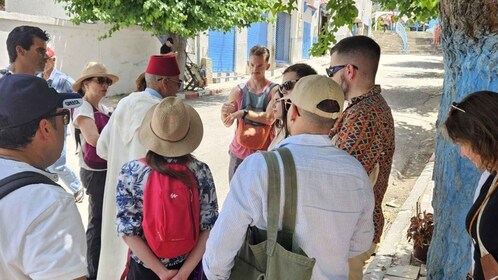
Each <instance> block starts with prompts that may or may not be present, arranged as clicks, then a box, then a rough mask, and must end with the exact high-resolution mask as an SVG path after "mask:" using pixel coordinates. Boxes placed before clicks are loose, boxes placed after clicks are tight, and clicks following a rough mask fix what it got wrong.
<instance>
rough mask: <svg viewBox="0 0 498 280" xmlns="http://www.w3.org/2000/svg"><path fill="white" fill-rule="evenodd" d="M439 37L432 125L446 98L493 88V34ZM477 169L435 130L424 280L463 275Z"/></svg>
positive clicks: (497, 38) (497, 64)
mask: <svg viewBox="0 0 498 280" xmlns="http://www.w3.org/2000/svg"><path fill="white" fill-rule="evenodd" d="M449 34H451V36H448V38H445V37H444V35H443V36H442V37H441V39H442V47H443V50H444V61H445V80H444V86H443V96H442V98H441V106H440V110H439V116H438V120H437V125H438V127H439V125H440V124H442V123H443V122H444V120H445V119H446V117H447V113H448V110H449V107H450V104H451V102H453V101H457V102H458V101H460V100H461V99H463V97H465V96H467V95H468V94H470V93H472V92H475V91H478V90H492V91H496V92H498V48H497V47H496V46H498V34H492V35H487V36H483V37H482V38H479V39H477V40H476V39H470V38H469V37H466V36H463V35H462V34H461V33H458V32H454V33H449ZM479 176H480V174H479V172H478V171H477V170H476V168H475V167H474V165H473V164H472V163H471V162H470V161H469V160H467V159H464V158H462V157H460V155H459V151H458V150H457V148H456V146H455V145H453V144H451V143H450V142H449V141H447V140H446V139H445V138H444V137H443V136H442V134H441V131H440V130H439V129H438V135H437V144H436V164H435V168H434V179H435V188H434V198H433V202H432V204H433V207H434V220H435V231H434V236H433V239H432V244H431V247H430V250H429V257H428V264H427V268H428V275H427V278H428V279H465V275H466V273H467V272H468V270H469V267H470V264H471V260H472V256H471V255H470V248H471V241H470V237H469V236H468V234H467V231H466V229H465V217H466V215H467V212H468V210H469V208H470V206H471V205H472V199H473V196H474V191H475V188H476V184H477V181H478V179H479Z"/></svg>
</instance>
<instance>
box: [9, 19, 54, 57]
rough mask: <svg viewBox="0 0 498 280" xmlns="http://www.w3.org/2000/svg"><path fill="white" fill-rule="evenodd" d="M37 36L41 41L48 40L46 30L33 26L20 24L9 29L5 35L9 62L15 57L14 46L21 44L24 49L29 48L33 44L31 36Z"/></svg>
mask: <svg viewBox="0 0 498 280" xmlns="http://www.w3.org/2000/svg"><path fill="white" fill-rule="evenodd" d="M35 37H38V38H40V39H42V40H43V41H45V42H46V41H48V40H49V35H48V33H47V32H45V31H43V30H41V29H40V28H38V27H35V26H29V25H22V26H17V27H16V28H14V29H12V31H10V33H9V35H8V36H7V52H8V53H9V60H10V63H13V62H14V61H16V59H17V51H16V46H21V47H22V48H23V49H25V50H29V48H31V46H32V45H33V38H35Z"/></svg>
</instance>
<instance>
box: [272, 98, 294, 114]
mask: <svg viewBox="0 0 498 280" xmlns="http://www.w3.org/2000/svg"><path fill="white" fill-rule="evenodd" d="M276 101H277V102H282V105H283V106H284V109H285V111H287V112H288V111H289V110H290V107H291V106H292V101H291V100H290V99H284V98H283V97H280V98H278V99H277V100H276Z"/></svg>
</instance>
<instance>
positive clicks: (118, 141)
mask: <svg viewBox="0 0 498 280" xmlns="http://www.w3.org/2000/svg"><path fill="white" fill-rule="evenodd" d="M147 90H151V89H147ZM156 93H157V92H156ZM158 96H160V95H159V94H154V95H153V94H151V93H149V92H147V91H142V92H134V93H131V94H130V95H129V96H127V97H125V98H123V99H122V100H121V101H120V102H119V103H118V106H117V108H116V110H115V111H114V112H113V113H112V115H111V118H110V119H109V122H108V123H107V125H106V126H105V127H104V129H103V130H102V132H101V133H100V137H99V140H98V141H97V154H98V155H99V156H100V157H101V158H103V159H107V177H106V180H105V190H104V202H103V203H104V205H103V212H102V236H101V240H102V248H101V251H100V261H99V271H98V275H97V279H100V280H107V279H119V278H120V276H121V273H122V272H123V268H124V265H125V264H126V256H127V255H128V246H126V243H124V241H123V239H122V238H121V237H119V236H118V235H117V233H116V224H115V220H116V189H117V187H116V186H117V182H118V174H119V172H120V171H121V167H122V166H123V165H124V164H125V163H127V162H129V161H131V160H135V159H139V158H142V157H145V154H146V153H147V149H145V147H143V146H142V144H140V141H139V140H138V129H139V128H140V126H141V125H142V121H143V119H144V117H145V114H146V113H147V111H148V110H149V109H150V108H151V107H152V106H154V105H156V104H158V103H159V102H160V101H161V98H160V97H158Z"/></svg>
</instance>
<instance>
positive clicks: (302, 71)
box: [282, 63, 318, 78]
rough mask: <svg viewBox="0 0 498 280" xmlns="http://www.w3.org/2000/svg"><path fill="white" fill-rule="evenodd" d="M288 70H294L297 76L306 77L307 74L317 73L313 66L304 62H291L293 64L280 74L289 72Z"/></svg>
mask: <svg viewBox="0 0 498 280" xmlns="http://www.w3.org/2000/svg"><path fill="white" fill-rule="evenodd" d="M289 72H295V73H296V75H297V76H298V77H299V78H302V77H306V76H309V75H316V74H318V73H317V72H316V70H315V69H313V67H311V66H309V65H308V64H306V63H296V64H293V65H291V66H289V67H287V68H285V70H284V72H283V73H282V74H285V73H289Z"/></svg>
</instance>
